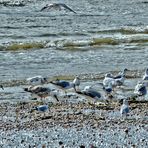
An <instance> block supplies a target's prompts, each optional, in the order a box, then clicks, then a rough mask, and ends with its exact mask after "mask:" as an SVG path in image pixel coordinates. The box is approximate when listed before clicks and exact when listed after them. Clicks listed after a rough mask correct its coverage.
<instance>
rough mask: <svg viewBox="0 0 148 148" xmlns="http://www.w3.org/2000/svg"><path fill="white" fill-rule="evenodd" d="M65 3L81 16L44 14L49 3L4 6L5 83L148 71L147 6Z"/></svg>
mask: <svg viewBox="0 0 148 148" xmlns="http://www.w3.org/2000/svg"><path fill="white" fill-rule="evenodd" d="M53 2H55V1H53ZM56 2H62V1H58V0H57V1H56ZM63 2H64V3H65V4H67V5H68V6H69V7H71V8H72V9H73V10H75V11H76V12H77V14H74V13H72V12H68V11H65V10H62V11H56V10H52V11H43V12H40V9H41V8H42V7H43V6H44V5H46V4H47V3H48V1H47V0H43V1H40V0H24V1H14V0H1V1H0V79H1V80H2V81H3V80H4V81H5V80H8V79H10V80H11V79H17V80H18V79H24V78H26V77H29V76H34V75H39V74H41V75H45V76H49V77H50V76H53V75H64V74H80V73H99V72H106V71H111V70H112V71H118V70H121V69H123V68H124V67H127V68H129V69H132V70H137V69H138V70H139V69H140V70H143V69H145V68H146V67H147V65H148V62H147V58H148V55H147V51H148V48H147V47H148V1H147V0H130V1H129V0H124V1H123V0H102V1H98V0H92V1H90V0H81V1H78V0H75V1H72V0H65V1H63Z"/></svg>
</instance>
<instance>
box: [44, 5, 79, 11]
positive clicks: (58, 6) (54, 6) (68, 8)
mask: <svg viewBox="0 0 148 148" xmlns="http://www.w3.org/2000/svg"><path fill="white" fill-rule="evenodd" d="M62 8H64V9H67V10H69V11H71V12H73V13H76V12H75V11H74V10H72V9H71V8H70V7H68V6H67V5H65V4H63V3H52V4H47V5H46V6H44V7H43V8H42V9H41V11H43V10H45V9H56V10H61V9H62Z"/></svg>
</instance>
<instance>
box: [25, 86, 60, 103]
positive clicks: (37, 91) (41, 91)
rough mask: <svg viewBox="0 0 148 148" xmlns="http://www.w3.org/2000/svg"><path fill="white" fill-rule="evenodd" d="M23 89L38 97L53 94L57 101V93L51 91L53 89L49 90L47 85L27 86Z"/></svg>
mask: <svg viewBox="0 0 148 148" xmlns="http://www.w3.org/2000/svg"><path fill="white" fill-rule="evenodd" d="M24 91H27V92H31V93H32V94H33V95H36V96H38V97H40V98H41V99H42V98H46V97H48V96H53V97H54V98H55V99H56V100H57V101H59V99H58V97H57V95H56V94H55V93H53V91H54V90H51V89H50V88H49V87H42V86H39V85H38V86H30V87H28V88H24Z"/></svg>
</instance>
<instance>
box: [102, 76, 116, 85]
mask: <svg viewBox="0 0 148 148" xmlns="http://www.w3.org/2000/svg"><path fill="white" fill-rule="evenodd" d="M110 83H111V85H112V86H116V81H115V79H114V78H113V75H112V74H111V73H107V74H105V78H104V80H103V86H104V87H106V86H109V85H110Z"/></svg>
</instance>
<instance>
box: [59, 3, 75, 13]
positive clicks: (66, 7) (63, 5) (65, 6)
mask: <svg viewBox="0 0 148 148" xmlns="http://www.w3.org/2000/svg"><path fill="white" fill-rule="evenodd" d="M60 5H61V6H62V7H64V8H65V9H68V10H69V11H72V12H73V13H76V12H75V11H74V10H72V9H71V8H70V7H68V6H67V5H65V4H60Z"/></svg>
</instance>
